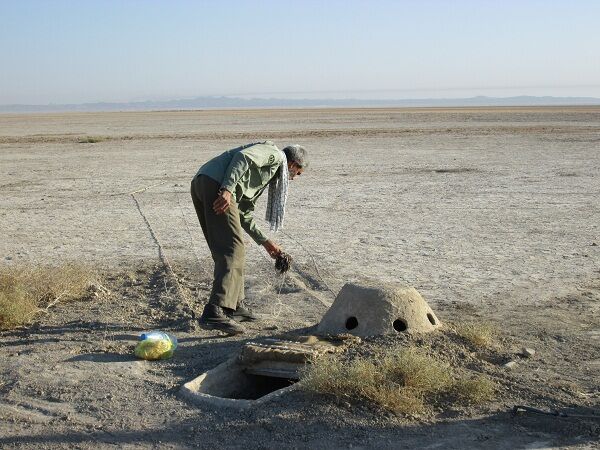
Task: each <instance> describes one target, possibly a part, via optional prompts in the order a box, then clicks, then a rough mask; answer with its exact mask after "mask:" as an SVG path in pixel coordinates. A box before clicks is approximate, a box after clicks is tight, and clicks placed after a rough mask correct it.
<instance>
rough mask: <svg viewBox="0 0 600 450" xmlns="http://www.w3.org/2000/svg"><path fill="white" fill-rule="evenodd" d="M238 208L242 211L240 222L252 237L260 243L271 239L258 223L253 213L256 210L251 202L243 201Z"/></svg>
mask: <svg viewBox="0 0 600 450" xmlns="http://www.w3.org/2000/svg"><path fill="white" fill-rule="evenodd" d="M238 209H239V211H240V224H241V225H242V228H243V229H244V231H245V232H246V233H248V234H249V235H250V237H251V238H252V239H253V240H254V242H256V243H257V244H258V245H263V244H264V243H265V242H266V241H268V240H269V238H268V237H267V235H266V234H265V233H263V232H262V231H261V230H260V228H258V225H256V221H255V220H254V217H253V215H252V213H253V212H254V205H253V204H252V203H251V202H247V201H246V202H241V203H240V204H239V205H238Z"/></svg>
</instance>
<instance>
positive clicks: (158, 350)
mask: <svg viewBox="0 0 600 450" xmlns="http://www.w3.org/2000/svg"><path fill="white" fill-rule="evenodd" d="M174 350H175V346H174V345H173V343H172V342H171V341H170V340H167V339H144V340H143V341H141V342H139V343H138V345H136V346H135V352H134V354H135V356H137V357H138V358H141V359H146V360H148V361H155V360H158V359H169V358H170V357H171V356H173V351H174Z"/></svg>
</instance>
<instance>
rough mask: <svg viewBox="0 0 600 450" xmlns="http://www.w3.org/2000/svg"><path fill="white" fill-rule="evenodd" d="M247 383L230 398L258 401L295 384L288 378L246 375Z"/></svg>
mask: <svg viewBox="0 0 600 450" xmlns="http://www.w3.org/2000/svg"><path fill="white" fill-rule="evenodd" d="M246 377H247V382H246V383H244V386H243V388H242V389H240V390H237V391H236V392H234V393H232V394H233V395H231V396H228V398H234V399H244V400H257V399H259V398H261V397H264V396H265V395H267V394H270V393H271V392H275V391H278V390H279V389H283V388H286V387H288V386H291V385H292V384H294V383H295V381H294V380H290V379H288V378H278V377H267V376H264V375H251V374H246Z"/></svg>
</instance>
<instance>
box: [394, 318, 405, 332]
mask: <svg viewBox="0 0 600 450" xmlns="http://www.w3.org/2000/svg"><path fill="white" fill-rule="evenodd" d="M392 325H393V326H394V330H396V331H406V328H407V326H406V322H405V321H404V320H402V319H396V320H394V323H393V324H392Z"/></svg>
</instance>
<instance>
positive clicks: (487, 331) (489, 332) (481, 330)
mask: <svg viewBox="0 0 600 450" xmlns="http://www.w3.org/2000/svg"><path fill="white" fill-rule="evenodd" d="M454 327H455V330H456V334H458V335H459V336H460V337H462V338H463V339H465V340H466V341H467V342H469V343H470V344H472V345H473V346H475V347H491V346H492V345H493V344H494V341H495V337H496V335H497V332H496V329H495V328H494V327H493V326H491V325H489V324H486V323H474V322H470V323H460V324H456V325H455V326H454Z"/></svg>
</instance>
